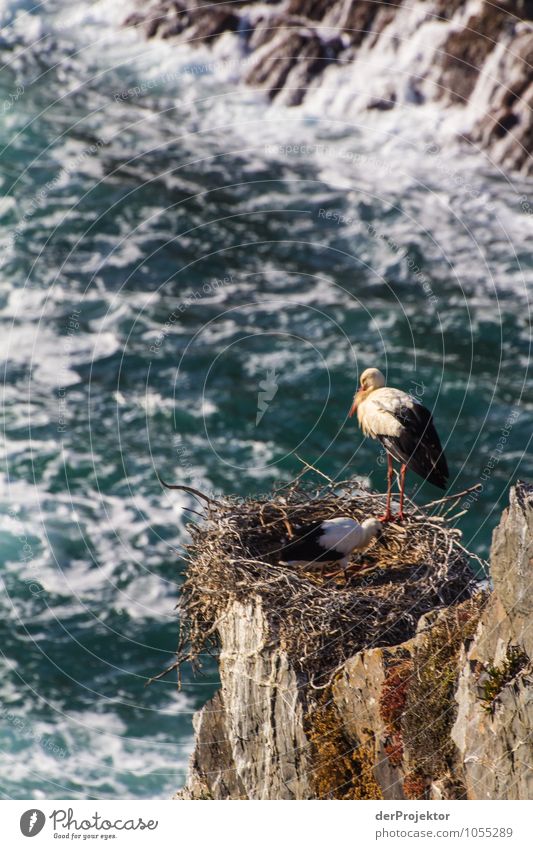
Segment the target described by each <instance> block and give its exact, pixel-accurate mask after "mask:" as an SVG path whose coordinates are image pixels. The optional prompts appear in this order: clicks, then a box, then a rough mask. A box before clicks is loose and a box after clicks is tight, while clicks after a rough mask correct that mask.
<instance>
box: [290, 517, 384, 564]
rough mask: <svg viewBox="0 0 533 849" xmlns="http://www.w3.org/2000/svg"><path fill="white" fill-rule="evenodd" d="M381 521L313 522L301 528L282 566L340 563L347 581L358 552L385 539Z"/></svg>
mask: <svg viewBox="0 0 533 849" xmlns="http://www.w3.org/2000/svg"><path fill="white" fill-rule="evenodd" d="M382 530H383V526H382V524H381V522H380V521H379V519H365V520H364V521H363V522H361V524H359V522H356V521H355V519H350V517H349V516H339V518H337V519H325V520H324V521H323V522H320V521H319V522H311V523H310V524H308V525H303V526H302V527H301V528H298V530H297V534H296V537H295V538H294V539H292V540H291V541H290V542H288V543H287V544H286V545H284V546H283V548H282V549H281V551H280V561H281V562H282V563H307V564H308V565H311V564H314V563H320V564H321V565H322V570H323V569H324V566H325V565H326V563H338V564H339V566H340V567H341V568H342V570H343V572H344V575H345V577H346V568H347V566H348V563H349V562H350V557H351V555H352V554H353V552H354V551H361V550H362V549H363V548H366V547H367V546H368V545H369V544H370V542H371V541H372V540H373V539H374V538H375V537H381V534H382Z"/></svg>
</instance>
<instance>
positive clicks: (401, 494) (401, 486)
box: [397, 463, 407, 520]
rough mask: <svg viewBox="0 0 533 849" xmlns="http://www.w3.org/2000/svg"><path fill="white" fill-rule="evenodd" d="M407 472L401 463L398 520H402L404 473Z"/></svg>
mask: <svg viewBox="0 0 533 849" xmlns="http://www.w3.org/2000/svg"><path fill="white" fill-rule="evenodd" d="M406 471H407V466H406V465H405V463H402V467H401V469H400V512H399V513H398V517H397V518H398V519H400V520H401V519H403V518H404V514H403V496H404V492H405V473H406Z"/></svg>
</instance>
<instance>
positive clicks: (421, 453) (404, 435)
mask: <svg viewBox="0 0 533 849" xmlns="http://www.w3.org/2000/svg"><path fill="white" fill-rule="evenodd" d="M355 412H357V418H358V420H359V425H360V426H361V430H362V431H363V433H364V434H365V436H371V437H372V438H373V439H379V441H380V442H381V444H382V445H383V447H384V448H385V451H386V452H387V462H388V470H387V507H386V510H385V515H384V516H382V517H381V521H383V522H388V521H390V519H392V518H393V517H392V514H391V509H390V502H391V489H392V476H393V458H394V459H395V460H398V461H399V462H400V463H401V469H400V512H399V513H398V516H397V518H398V519H400V520H401V519H403V518H404V512H403V499H404V490H405V472H406V470H407V469H412V470H413V472H415V473H416V474H417V475H420V477H422V478H424V479H425V480H428V481H429V482H430V483H432V484H433V485H434V486H438V487H440V489H446V481H447V478H448V476H449V472H448V464H447V462H446V457H445V456H444V452H443V450H442V446H441V444H440V439H439V436H438V433H437V431H436V430H435V425H434V424H433V418H432V416H431V413H430V412H429V410H427V409H426V408H425V407H424V406H423V405H422V404H420V402H419V401H416V400H415V399H414V398H412V397H411V395H408V394H407V392H402V390H401V389H392V388H391V387H389V386H385V378H384V377H383V375H382V373H381V372H380V371H379V369H377V368H367V369H366V371H364V372H363V374H362V375H361V388H360V389H359V391H358V392H356V394H355V396H354V399H353V403H352V407H351V409H350V416H353V414H354V413H355Z"/></svg>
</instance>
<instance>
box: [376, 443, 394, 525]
mask: <svg viewBox="0 0 533 849" xmlns="http://www.w3.org/2000/svg"><path fill="white" fill-rule="evenodd" d="M393 475H394V469H393V467H392V457H391V455H390V454H389V453H388V452H387V506H386V507H385V513H384V515H383V516H380V517H379V518H380V521H381V522H390V520H391V519H392V513H391V511H390V502H391V494H392V477H393Z"/></svg>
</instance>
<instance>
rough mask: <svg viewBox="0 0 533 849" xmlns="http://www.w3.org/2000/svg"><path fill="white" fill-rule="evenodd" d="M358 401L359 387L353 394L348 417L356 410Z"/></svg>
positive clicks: (359, 399) (359, 398)
mask: <svg viewBox="0 0 533 849" xmlns="http://www.w3.org/2000/svg"><path fill="white" fill-rule="evenodd" d="M360 401H361V390H360V389H359V391H358V392H356V393H355V395H354V396H353V401H352V406H351V407H350V412H349V413H348V416H349V418H350V419H351V417H352V416H353V415H354V413H355V412H356V410H357V407H358V406H359V402H360Z"/></svg>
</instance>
